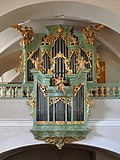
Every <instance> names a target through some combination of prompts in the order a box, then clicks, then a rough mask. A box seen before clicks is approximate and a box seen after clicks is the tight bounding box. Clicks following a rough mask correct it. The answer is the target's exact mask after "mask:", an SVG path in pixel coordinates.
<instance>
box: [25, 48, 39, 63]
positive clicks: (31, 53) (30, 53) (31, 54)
mask: <svg viewBox="0 0 120 160" xmlns="http://www.w3.org/2000/svg"><path fill="white" fill-rule="evenodd" d="M37 51H38V48H37V49H35V50H34V51H32V52H28V55H29V56H28V58H27V61H28V60H29V59H30V58H31V57H32V56H34V54H35V53H36V52H37Z"/></svg>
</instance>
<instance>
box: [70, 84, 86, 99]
mask: <svg viewBox="0 0 120 160" xmlns="http://www.w3.org/2000/svg"><path fill="white" fill-rule="evenodd" d="M83 85H84V83H81V84H79V85H78V86H74V88H73V91H74V92H73V95H74V96H76V95H77V93H78V91H79V90H80V88H81V87H82V86H83Z"/></svg>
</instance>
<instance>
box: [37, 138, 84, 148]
mask: <svg viewBox="0 0 120 160" xmlns="http://www.w3.org/2000/svg"><path fill="white" fill-rule="evenodd" d="M84 138H85V137H80V138H78V137H45V138H36V139H37V140H43V141H45V142H49V143H52V144H55V145H56V146H57V147H58V149H62V147H63V146H64V145H65V144H67V143H72V142H75V141H79V140H82V139H84Z"/></svg>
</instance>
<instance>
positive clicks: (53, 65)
mask: <svg viewBox="0 0 120 160" xmlns="http://www.w3.org/2000/svg"><path fill="white" fill-rule="evenodd" d="M57 58H63V59H64V64H65V69H66V70H67V74H68V75H69V74H72V70H71V69H70V67H69V66H70V64H69V63H70V62H69V60H68V59H67V58H66V57H65V56H64V55H63V54H62V53H61V52H59V53H58V54H57V55H56V56H55V57H53V59H52V60H51V67H50V68H51V69H49V70H48V74H52V73H54V69H55V64H56V59H57Z"/></svg>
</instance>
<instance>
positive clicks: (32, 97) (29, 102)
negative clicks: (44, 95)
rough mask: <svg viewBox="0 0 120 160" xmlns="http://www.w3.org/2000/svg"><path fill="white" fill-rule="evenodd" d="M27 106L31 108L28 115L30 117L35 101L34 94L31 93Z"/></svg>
mask: <svg viewBox="0 0 120 160" xmlns="http://www.w3.org/2000/svg"><path fill="white" fill-rule="evenodd" d="M26 103H27V105H29V106H30V107H31V108H32V111H31V113H30V115H31V116H33V112H34V108H35V99H34V93H33V92H32V93H31V98H29V99H28V100H27V102H26Z"/></svg>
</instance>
